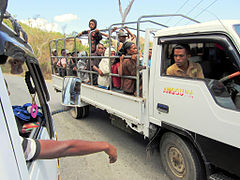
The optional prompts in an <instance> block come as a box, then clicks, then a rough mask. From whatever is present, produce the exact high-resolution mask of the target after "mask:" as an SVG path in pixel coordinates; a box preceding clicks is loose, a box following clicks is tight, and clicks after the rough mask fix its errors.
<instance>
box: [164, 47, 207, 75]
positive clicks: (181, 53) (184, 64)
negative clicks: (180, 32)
mask: <svg viewBox="0 0 240 180" xmlns="http://www.w3.org/2000/svg"><path fill="white" fill-rule="evenodd" d="M190 57H191V54H190V47H189V45H186V44H181V45H179V44H178V45H176V46H175V47H174V48H173V58H174V61H175V63H174V64H173V65H171V66H170V67H168V68H167V72H166V74H167V75H172V76H183V77H192V78H204V75H203V71H202V67H201V65H200V64H198V63H194V62H191V61H189V60H190Z"/></svg>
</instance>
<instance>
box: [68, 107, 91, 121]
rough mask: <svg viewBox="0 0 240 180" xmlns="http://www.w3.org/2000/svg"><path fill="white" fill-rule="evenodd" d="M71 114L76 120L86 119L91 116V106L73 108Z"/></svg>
mask: <svg viewBox="0 0 240 180" xmlns="http://www.w3.org/2000/svg"><path fill="white" fill-rule="evenodd" d="M70 113H71V115H72V117H73V118H75V119H81V118H85V117H87V116H88V114H89V106H83V107H73V108H72V109H71V110H70Z"/></svg>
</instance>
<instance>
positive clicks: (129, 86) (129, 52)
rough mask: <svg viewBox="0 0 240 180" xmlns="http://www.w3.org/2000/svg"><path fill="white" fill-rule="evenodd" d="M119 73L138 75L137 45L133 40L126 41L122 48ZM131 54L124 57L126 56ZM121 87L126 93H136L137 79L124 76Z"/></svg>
mask: <svg viewBox="0 0 240 180" xmlns="http://www.w3.org/2000/svg"><path fill="white" fill-rule="evenodd" d="M120 51H121V52H122V56H121V57H120V66H119V74H120V75H123V76H136V71H137V46H136V45H135V44H134V43H133V42H125V43H124V44H123V46H122V49H121V50H120ZM125 55H126V56H131V58H130V59H124V56H125ZM121 89H122V90H123V92H124V93H125V94H129V95H134V92H135V90H136V79H129V78H122V82H121Z"/></svg>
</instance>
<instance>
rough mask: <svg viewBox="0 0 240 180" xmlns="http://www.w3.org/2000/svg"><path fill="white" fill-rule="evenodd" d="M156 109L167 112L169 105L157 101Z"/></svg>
mask: <svg viewBox="0 0 240 180" xmlns="http://www.w3.org/2000/svg"><path fill="white" fill-rule="evenodd" d="M157 110H158V111H159V112H163V113H168V112H169V107H168V106H167V105H165V104H160V103H157Z"/></svg>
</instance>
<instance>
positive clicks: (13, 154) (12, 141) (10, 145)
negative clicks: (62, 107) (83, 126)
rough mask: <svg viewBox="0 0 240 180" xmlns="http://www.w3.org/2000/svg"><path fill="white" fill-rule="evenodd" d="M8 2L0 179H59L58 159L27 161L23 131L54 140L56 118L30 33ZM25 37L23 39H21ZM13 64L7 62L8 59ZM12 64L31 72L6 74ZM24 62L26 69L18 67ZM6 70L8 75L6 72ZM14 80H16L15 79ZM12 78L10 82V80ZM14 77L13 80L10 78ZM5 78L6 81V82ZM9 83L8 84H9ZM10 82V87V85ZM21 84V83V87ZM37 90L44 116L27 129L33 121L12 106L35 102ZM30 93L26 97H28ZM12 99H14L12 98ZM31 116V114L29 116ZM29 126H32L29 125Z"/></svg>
mask: <svg viewBox="0 0 240 180" xmlns="http://www.w3.org/2000/svg"><path fill="white" fill-rule="evenodd" d="M6 6H7V1H1V4H0V10H1V17H0V18H1V19H0V64H1V68H0V92H1V93H0V133H1V148H0V179H4V180H13V179H14V180H15V179H16V180H18V179H19V180H20V179H21V180H28V179H29V180H30V179H32V180H36V179H38V180H46V179H48V180H53V179H56V180H57V179H58V161H57V159H52V160H34V161H26V160H25V157H24V153H23V147H22V143H21V140H20V134H21V136H23V137H26V138H28V137H30V138H33V139H55V138H56V137H55V131H54V126H53V120H52V116H51V112H50V109H49V105H48V101H49V99H50V96H49V93H48V90H47V86H46V84H45V81H44V78H43V75H42V72H41V70H40V66H39V63H38V61H37V59H36V58H35V56H34V54H33V51H32V48H31V46H30V45H29V44H28V43H27V34H26V33H25V31H24V30H23V29H22V28H21V26H20V25H19V24H18V23H17V22H16V20H15V19H14V18H12V17H11V16H10V14H9V13H7V12H5V9H6ZM3 18H5V19H9V20H11V21H12V22H13V24H12V25H13V28H14V30H15V31H13V30H12V29H10V28H9V27H8V26H7V25H6V24H4V23H3V22H2V20H3ZM22 37H23V38H22ZM7 61H8V62H9V63H10V64H9V63H8V62H7ZM9 65H11V66H12V67H13V69H12V72H15V71H17V72H19V73H20V72H22V71H23V72H22V73H21V74H22V75H24V73H25V72H27V71H28V73H27V74H28V75H27V76H26V80H27V81H24V78H23V77H20V76H13V75H7V74H9V73H10V71H9V70H10V68H9ZM18 65H23V67H24V68H23V69H21V68H19V67H20V66H18ZM3 72H6V73H7V74H4V73H3ZM12 79H14V83H12V82H13V80H12ZM8 80H9V81H8ZM10 80H11V81H10ZM5 81H6V82H5ZM7 82H8V83H7ZM26 82H27V84H28V85H26V86H25V88H21V89H16V86H15V83H22V84H23V85H25V84H26ZM7 84H8V86H9V89H8V88H7ZM21 87H22V86H21ZM29 88H30V89H31V90H33V91H34V94H35V96H36V97H35V101H36V103H37V105H38V107H39V108H41V110H39V112H41V114H42V116H41V117H40V116H37V117H36V118H35V119H34V120H35V121H34V123H36V124H38V126H37V127H35V128H33V126H31V128H24V127H27V125H30V124H29V123H30V121H22V120H20V119H18V118H17V116H16V114H15V113H13V108H12V106H13V105H19V106H23V104H25V103H32V98H31V96H30V94H31V93H33V91H31V92H29ZM8 91H10V93H11V95H10V96H9V93H8ZM34 94H32V95H33V96H34ZM26 96H27V98H26ZM10 99H11V100H10ZM28 117H29V116H28ZM28 127H29V126H28Z"/></svg>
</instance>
